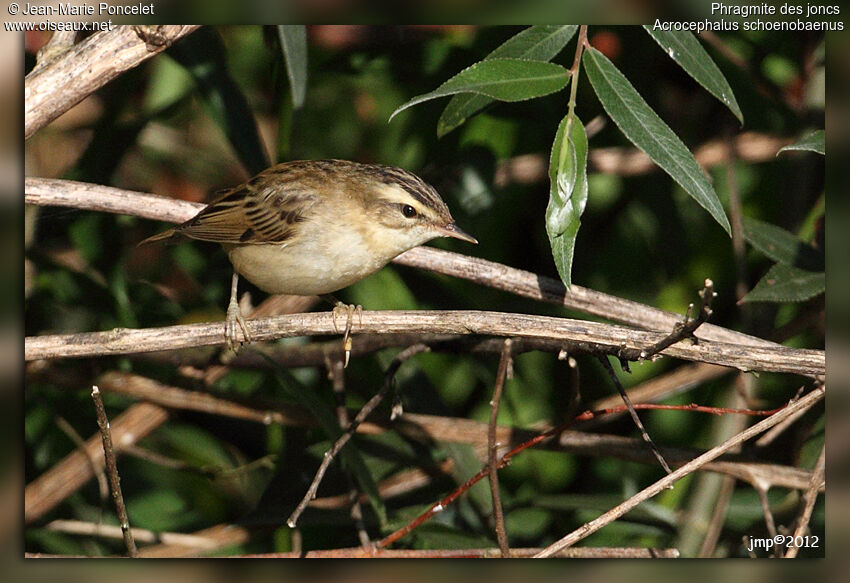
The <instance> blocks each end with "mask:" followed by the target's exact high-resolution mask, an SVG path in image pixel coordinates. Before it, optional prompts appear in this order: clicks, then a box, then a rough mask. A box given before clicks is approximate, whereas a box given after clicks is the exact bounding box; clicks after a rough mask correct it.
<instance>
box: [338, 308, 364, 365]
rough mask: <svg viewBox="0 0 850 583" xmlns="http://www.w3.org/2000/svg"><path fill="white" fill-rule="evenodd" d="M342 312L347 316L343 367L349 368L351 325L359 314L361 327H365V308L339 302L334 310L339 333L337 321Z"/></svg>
mask: <svg viewBox="0 0 850 583" xmlns="http://www.w3.org/2000/svg"><path fill="white" fill-rule="evenodd" d="M340 312H342V313H343V314H344V315H345V331H344V332H343V333H342V349H343V350H344V351H345V362H344V363H343V367H347V366H348V360H349V358H350V357H351V345H352V342H351V324H352V322H353V321H354V314H355V312H356V313H357V317H358V320H359V323H360V326H363V306H360V305H357V306H355V305H354V304H344V303H342V302H337V303H336V305H335V306H334V309H333V316H334V330H335V331H336V332H337V333H339V326H337V323H336V319H337V316H338V315H340Z"/></svg>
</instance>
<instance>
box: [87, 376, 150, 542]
mask: <svg viewBox="0 0 850 583" xmlns="http://www.w3.org/2000/svg"><path fill="white" fill-rule="evenodd" d="M91 398H92V401H94V410H95V413H96V414H97V426H98V428H99V429H100V437H101V439H102V440H103V456H104V460H105V462H106V475H107V476H108V477H109V487H110V488H111V490H112V500H113V501H114V502H115V513H116V514H117V515H118V522H119V523H120V524H121V534H122V535H123V536H124V545H125V546H126V547H127V554H129V555H130V556H131V557H133V558H137V557H138V556H139V550H138V549H137V548H136V541H135V540H133V532H132V531H131V530H130V519H129V517H128V516H127V507H126V506H125V505H124V496H123V495H122V494H121V480H120V479H119V477H118V466H117V465H116V464H115V450H114V449H113V448H112V435H111V433H110V431H109V419H107V417H106V409H105V408H104V407H103V399H102V398H101V396H100V389H98V388H97V385H92V388H91Z"/></svg>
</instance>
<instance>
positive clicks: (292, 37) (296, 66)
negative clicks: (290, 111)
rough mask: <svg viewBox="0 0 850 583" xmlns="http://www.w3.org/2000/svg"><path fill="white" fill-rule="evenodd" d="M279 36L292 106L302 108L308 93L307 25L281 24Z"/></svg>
mask: <svg viewBox="0 0 850 583" xmlns="http://www.w3.org/2000/svg"><path fill="white" fill-rule="evenodd" d="M277 36H278V38H279V39H280V47H281V49H282V50H283V60H284V62H285V63H286V76H287V77H289V89H290V91H291V93H292V106H293V107H294V108H295V109H300V108H301V106H302V105H304V97H305V95H307V27H305V26H304V25H301V24H279V25H278V26H277Z"/></svg>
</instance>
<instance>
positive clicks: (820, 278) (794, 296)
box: [741, 263, 826, 302]
mask: <svg viewBox="0 0 850 583" xmlns="http://www.w3.org/2000/svg"><path fill="white" fill-rule="evenodd" d="M824 291H826V273H824V272H823V271H821V272H819V273H816V272H813V271H806V270H804V269H800V268H798V267H793V266H791V265H785V264H783V263H777V264H776V265H774V266H773V267H771V268H770V270H769V271H768V272H767V274H765V276H764V277H762V278H761V280H759V282H758V283H757V284H756V286H755V287H754V288H753V289H752V291H751V292H750V293H748V294H747V295H746V296H744V298H743V299H742V300H741V301H742V302H802V301H804V300H807V299H809V298H813V297H815V296H817V295H820V294H822V293H824Z"/></svg>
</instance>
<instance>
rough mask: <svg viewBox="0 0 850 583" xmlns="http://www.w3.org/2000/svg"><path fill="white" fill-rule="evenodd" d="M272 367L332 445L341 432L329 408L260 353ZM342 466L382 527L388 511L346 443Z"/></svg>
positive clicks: (364, 467) (355, 452) (363, 463)
mask: <svg viewBox="0 0 850 583" xmlns="http://www.w3.org/2000/svg"><path fill="white" fill-rule="evenodd" d="M260 355H261V356H263V357H264V358H265V359H266V360H267V361H268V362H269V363H270V364H271V365H272V367H273V369H274V373H275V374H274V376H275V379H276V380H277V382H278V384H279V385H280V386H281V387H282V388H283V389H284V390H285V391H286V393H287V395H289V396H290V397H292V398H293V399H295V401H296V402H297V403H298V404H299V405H301V406H302V407H304V408H305V409H307V410H308V411H310V413H311V414H312V415H313V416H314V417H315V418H316V420H317V421H318V422H319V425H320V426H321V427H322V430H323V431H324V432H325V433H326V434H327V435H328V437H329V438H330V439H331V441H333V442H335V441H336V440H337V439H338V438H339V437H340V436H341V435H342V429H341V428H340V426H339V423H338V422H337V419H336V415H334V412H333V411H332V410H331V408H330V407H329V406H328V405H327V404H326V403H325V402H324V401H322V400H321V399H319V397H318V396H317V395H316V393H315V392H314V391H312V390H310V389H309V388H307V387H305V386H302V385H301V384H300V383H299V382H298V381H297V380H296V379H295V377H293V376H292V375H291V374H290V373H289V372H288V371H287V370H286V369H284V368H281V366H280V365H279V364H277V363H276V362H275V361H274V360H272V358H270V357H269V356H266V355H265V354H262V353H260ZM339 455H340V457H341V458H342V462H343V464H344V465H345V467H346V468H347V469H348V470H349V471H350V472H351V473H352V474H353V475H354V479H355V480H356V481H357V484H358V485H359V486H360V488H361V489H362V490H363V492H364V493H365V494H366V496H367V497H368V498H369V502H370V504H371V505H372V508H374V510H375V512H376V513H377V515H378V518H379V520H380V521H381V524H384V523H385V522H386V521H387V509H386V507H385V506H384V502H383V500H382V499H381V494H380V492H379V491H378V485H377V484H376V483H375V479H374V478H373V477H372V473H371V472H370V471H369V467H368V466H367V465H366V460H364V459H363V456H362V455H360V450H358V449H357V448H356V447H354V444H353V443H352V441H349V442H348V443H346V444H345V446H344V447H343V448H342V449H341V450H340V452H339Z"/></svg>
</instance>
